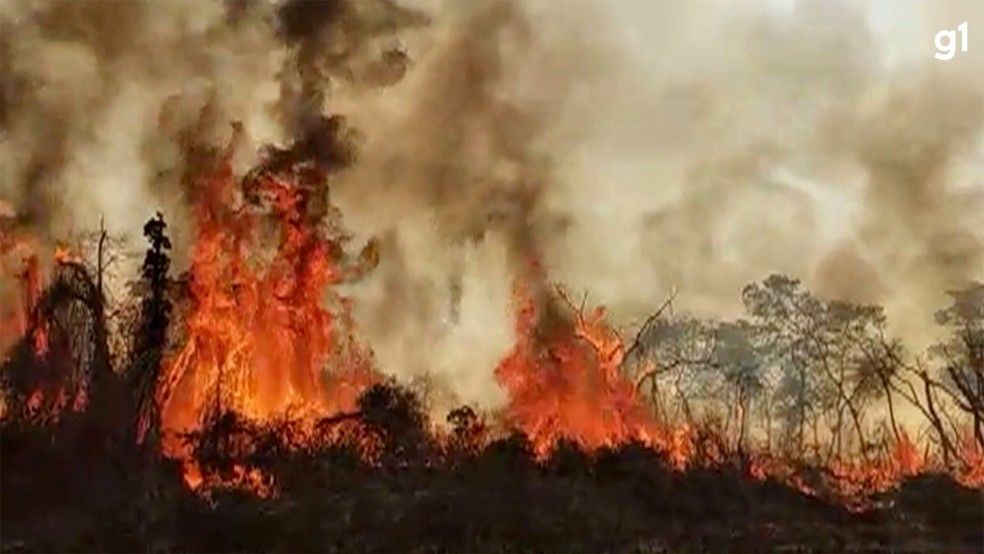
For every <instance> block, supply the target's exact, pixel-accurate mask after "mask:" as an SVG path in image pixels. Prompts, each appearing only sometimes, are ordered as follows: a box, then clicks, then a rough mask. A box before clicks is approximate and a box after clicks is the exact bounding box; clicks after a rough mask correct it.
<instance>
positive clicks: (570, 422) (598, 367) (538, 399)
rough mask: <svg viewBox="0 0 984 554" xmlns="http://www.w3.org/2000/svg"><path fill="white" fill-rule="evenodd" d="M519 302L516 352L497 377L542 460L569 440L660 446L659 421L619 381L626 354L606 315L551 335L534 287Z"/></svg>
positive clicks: (519, 294) (519, 290) (513, 416)
mask: <svg viewBox="0 0 984 554" xmlns="http://www.w3.org/2000/svg"><path fill="white" fill-rule="evenodd" d="M514 302H515V304H516V308H517V313H516V323H515V329H516V344H515V346H514V347H513V349H512V351H511V352H510V353H509V354H508V355H507V356H506V357H505V359H503V360H502V362H500V364H499V366H498V368H497V369H496V377H497V378H498V380H499V382H500V383H501V384H502V385H503V386H504V387H505V388H506V390H507V391H508V393H509V400H510V402H509V405H508V407H507V416H508V417H509V419H510V420H511V421H512V423H513V424H515V425H516V426H518V427H519V428H520V429H522V430H523V431H524V432H525V433H526V434H527V435H528V436H529V437H530V440H531V441H532V443H533V446H534V449H535V451H536V452H537V453H538V454H540V455H544V454H546V453H547V452H548V451H549V450H550V449H551V448H552V447H553V446H554V445H555V444H556V442H557V441H558V440H559V439H561V438H566V439H569V440H573V441H576V442H577V443H579V444H580V445H582V446H584V447H586V448H589V449H593V448H598V447H601V446H609V445H615V444H619V443H625V442H629V441H633V440H638V441H642V442H645V443H647V444H652V443H654V442H655V441H656V440H657V438H658V434H657V429H656V425H655V421H654V420H653V418H652V417H651V416H650V414H649V412H648V411H647V410H646V408H645V406H644V405H643V404H642V402H640V400H639V398H638V397H637V395H636V394H635V389H634V387H633V386H632V383H631V382H630V381H629V380H627V379H625V378H624V377H623V376H622V375H621V374H620V373H619V368H620V366H621V363H622V358H623V356H624V354H625V352H624V348H623V345H622V343H621V341H620V339H619V337H618V336H617V335H616V334H615V333H614V332H613V331H612V330H611V328H609V327H608V325H607V324H606V323H605V321H604V311H603V310H602V309H600V308H599V309H596V310H595V311H594V312H593V313H592V314H591V315H590V316H589V317H587V318H585V317H583V316H582V314H580V313H575V321H574V323H573V326H570V327H567V328H562V329H553V330H550V331H551V332H549V333H546V334H545V333H539V332H538V330H537V325H538V324H539V320H540V314H539V311H538V307H537V304H536V302H535V299H534V297H533V295H532V291H531V289H530V287H529V285H527V284H526V283H524V282H519V283H517V285H516V286H515V289H514Z"/></svg>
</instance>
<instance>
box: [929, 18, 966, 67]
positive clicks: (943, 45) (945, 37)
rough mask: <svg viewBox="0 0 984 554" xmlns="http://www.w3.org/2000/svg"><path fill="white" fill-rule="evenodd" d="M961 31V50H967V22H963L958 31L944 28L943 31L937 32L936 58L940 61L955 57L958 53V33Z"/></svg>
mask: <svg viewBox="0 0 984 554" xmlns="http://www.w3.org/2000/svg"><path fill="white" fill-rule="evenodd" d="M958 32H959V33H960V51H961V52H966V51H967V22H966V21H964V22H963V23H961V24H960V25H959V26H958V27H957V30H956V31H951V30H949V29H943V30H942V31H940V32H938V33H936V49H937V50H938V52H936V55H935V57H936V59H937V60H940V61H944V62H945V61H948V60H951V59H953V56H955V55H956V53H957V42H956V41H957V33H958Z"/></svg>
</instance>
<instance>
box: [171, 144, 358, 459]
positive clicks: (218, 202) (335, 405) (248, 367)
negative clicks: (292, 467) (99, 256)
mask: <svg viewBox="0 0 984 554" xmlns="http://www.w3.org/2000/svg"><path fill="white" fill-rule="evenodd" d="M309 177H310V176H309V175H305V174H304V173H302V172H296V171H284V172H281V173H278V174H272V173H271V174H264V175H260V176H259V177H258V179H257V180H256V182H255V186H256V190H255V191H251V192H253V193H254V194H256V195H257V196H256V199H255V202H258V203H259V209H251V208H254V207H255V206H251V205H248V204H246V203H242V202H240V203H239V205H238V206H237V200H239V199H238V198H237V196H236V193H237V192H239V190H238V187H237V186H236V185H237V184H238V183H239V181H238V180H237V179H236V178H235V176H234V175H233V171H232V168H231V166H230V164H229V160H228V159H225V160H223V161H222V163H221V164H219V167H218V168H217V170H216V171H214V172H213V173H211V174H209V175H206V176H205V177H204V178H202V179H200V181H199V183H198V186H199V188H200V191H199V192H200V197H199V199H198V201H197V203H196V206H195V215H196V218H197V222H198V237H197V240H196V242H195V246H194V250H193V258H192V263H191V268H190V271H189V275H190V283H189V292H190V297H191V298H190V307H189V311H188V314H187V316H186V318H185V329H186V338H185V339H184V342H183V344H182V346H181V347H180V350H179V351H178V352H177V353H176V355H174V356H173V358H171V359H170V361H169V363H168V364H167V367H166V368H165V372H164V377H163V379H162V381H161V385H160V386H159V388H158V393H157V397H158V402H159V404H160V405H161V406H162V407H163V409H162V425H163V428H164V430H165V432H167V431H187V430H190V429H193V428H195V427H196V426H197V425H198V424H199V423H200V417H201V415H202V414H203V413H204V412H205V411H207V410H208V408H209V406H210V403H211V404H212V405H214V407H216V408H218V409H220V410H222V411H234V412H237V413H239V414H242V415H244V416H246V417H250V418H256V419H266V418H269V417H272V416H274V415H276V414H281V413H284V412H286V411H287V410H288V409H292V410H297V409H299V410H301V412H302V413H305V414H308V415H311V416H318V415H324V414H327V413H329V412H331V411H334V410H340V409H349V408H350V407H351V406H352V405H353V404H354V402H355V399H356V397H357V395H358V394H359V392H360V391H361V389H362V388H363V387H364V386H366V385H367V384H369V383H371V382H373V380H374V379H375V376H374V375H373V373H372V371H371V370H370V365H369V359H368V355H367V353H366V351H365V350H364V349H362V348H361V347H360V345H359V344H358V342H357V341H356V340H355V339H354V335H353V334H352V329H351V327H352V326H351V320H350V317H349V315H348V312H349V310H348V303H347V302H346V301H345V299H343V298H341V297H339V296H338V295H337V294H333V293H332V291H331V285H334V284H337V283H339V282H341V281H342V280H343V278H344V277H345V272H344V271H343V270H342V269H341V268H340V266H339V265H338V264H337V263H336V260H335V257H336V256H337V253H338V252H339V251H340V245H339V244H338V243H337V242H334V241H333V240H332V239H331V238H330V237H327V236H326V233H323V232H321V231H320V230H319V229H318V228H317V227H316V224H315V223H313V222H311V221H309V218H306V217H305V209H306V207H307V203H308V202H311V201H313V200H314V199H312V198H311V189H310V187H309V186H308V185H309V183H308V182H307V181H306V179H308V178H309ZM264 224H266V225H267V227H266V228H265V227H264ZM264 231H268V232H271V231H272V234H273V235H274V236H275V237H276V238H275V241H274V242H275V244H273V245H272V246H273V247H272V248H271V247H270V246H269V245H267V244H264V240H263V237H265V236H269V234H267V235H264V234H263V232H264ZM364 257H365V256H364ZM264 258H266V259H264ZM326 295H327V296H326ZM326 306H328V307H326ZM330 308H334V310H335V311H334V312H333V311H332V309H330ZM326 370H330V371H331V373H332V379H329V377H328V375H327V372H326ZM176 446H177V445H176V443H175V442H173V441H172V442H168V441H167V440H165V449H166V450H170V451H171V453H176V452H174V450H175V448H176Z"/></svg>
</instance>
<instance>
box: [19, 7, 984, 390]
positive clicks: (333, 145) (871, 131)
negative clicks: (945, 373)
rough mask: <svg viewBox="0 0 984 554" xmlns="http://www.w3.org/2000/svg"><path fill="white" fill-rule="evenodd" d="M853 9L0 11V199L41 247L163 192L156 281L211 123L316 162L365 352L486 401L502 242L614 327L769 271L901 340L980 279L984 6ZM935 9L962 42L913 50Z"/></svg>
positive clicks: (497, 332)
mask: <svg viewBox="0 0 984 554" xmlns="http://www.w3.org/2000/svg"><path fill="white" fill-rule="evenodd" d="M879 6H881V4H879V3H878V2H870V3H867V4H859V3H848V2H845V1H819V0H800V1H793V0H790V1H789V2H785V3H781V5H780V4H779V3H775V2H769V3H766V2H760V3H749V2H743V3H741V4H738V5H736V4H734V3H732V2H726V1H724V0H706V1H703V2H700V3H694V2H687V1H684V0H663V1H660V2H646V1H642V0H639V1H631V0H630V1H623V2H618V3H600V2H599V3H572V2H546V1H543V2H529V3H522V4H520V3H513V2H499V1H497V2H492V1H468V2H461V1H446V2H441V1H437V0H433V1H424V0H418V1H416V2H409V1H407V2H404V3H395V2H391V1H387V0H377V1H361V0H360V1H352V2H304V1H286V2H285V1H280V2H261V1H236V0H228V1H226V2H200V1H195V0H189V1H182V0H170V1H168V2H132V1H126V2H119V3H115V2H108V1H98V2H97V1H92V2H89V1H86V2H60V1H53V2H47V3H38V2H32V3H27V2H23V3H21V2H5V3H3V4H0V159H2V163H0V197H2V199H3V200H4V201H5V202H6V203H8V204H10V206H11V207H12V210H13V212H14V213H15V214H16V218H17V220H18V222H19V223H20V224H21V225H23V226H26V227H29V228H31V229H32V230H33V232H35V233H37V234H40V235H44V236H46V237H50V238H55V237H59V236H62V235H64V234H66V233H70V232H72V231H75V230H80V229H92V228H94V227H95V226H97V225H98V222H99V218H100V217H101V216H105V218H106V221H107V224H108V226H109V228H110V230H111V231H113V232H117V233H123V234H126V235H130V236H133V237H137V236H138V233H139V230H140V228H141V226H142V223H143V221H144V220H145V219H146V218H147V217H148V216H149V215H151V214H152V213H153V212H154V211H155V210H157V209H163V210H164V211H165V213H166V214H167V217H168V218H169V220H170V221H171V222H172V223H173V225H172V226H171V229H173V230H174V232H175V233H176V234H177V236H175V237H174V239H175V244H176V245H178V248H176V255H177V256H178V259H176V260H175V267H176V268H178V269H180V268H181V267H182V265H183V264H184V263H185V261H186V260H184V259H183V258H182V255H183V254H186V253H187V248H186V247H187V245H188V240H189V237H191V236H193V231H194V230H193V227H192V225H193V224H192V222H191V221H190V218H188V217H187V213H186V211H187V208H188V198H189V196H188V195H189V194H194V191H193V190H189V189H188V188H187V187H181V186H180V183H181V182H182V180H183V176H185V175H186V174H187V173H188V172H189V171H194V170H195V169H196V168H197V167H198V165H199V161H200V160H201V157H200V154H201V153H202V152H208V151H211V150H214V149H216V148H221V147H224V145H225V144H226V143H227V142H228V141H229V139H230V136H231V133H232V130H231V126H230V122H234V121H236V122H241V125H242V129H243V133H242V135H243V137H244V138H243V143H242V144H240V145H239V148H238V157H237V162H236V164H237V168H238V169H240V170H245V168H247V167H249V166H250V165H251V164H253V163H254V162H255V161H256V157H255V154H256V152H257V151H258V146H259V145H262V144H269V143H273V144H280V145H283V144H286V143H288V142H290V141H292V140H294V141H297V140H302V141H303V140H308V141H309V142H308V143H307V144H308V146H310V148H312V149H316V150H322V151H324V152H330V153H335V154H337V153H339V152H344V153H345V155H344V156H341V157H339V158H338V159H334V158H333V161H335V162H336V164H335V165H336V171H335V173H334V174H333V175H332V177H331V180H330V186H331V194H332V202H333V203H335V204H337V205H338V206H339V207H340V209H341V211H342V213H343V214H344V221H345V223H346V225H347V226H349V227H350V228H351V229H352V231H353V232H354V233H355V234H356V235H357V236H359V237H362V238H367V237H369V236H377V237H379V238H380V259H381V263H380V266H379V267H378V269H377V271H376V272H375V274H373V276H372V277H370V278H368V279H366V280H365V281H364V282H362V283H359V284H356V285H352V286H351V287H352V288H351V290H350V291H349V292H350V293H351V294H352V295H353V296H354V297H355V300H356V302H355V306H356V310H357V311H356V318H357V320H358V322H359V324H360V327H361V331H362V333H363V334H364V335H365V336H366V339H367V342H368V343H369V344H371V345H372V347H373V349H374V351H375V353H376V356H377V360H378V362H379V366H380V368H381V369H382V370H383V371H386V372H390V373H393V374H396V375H399V376H402V377H406V378H410V377H413V376H419V375H423V374H430V375H435V376H437V378H438V379H439V380H440V381H441V383H442V386H446V387H447V388H448V389H450V390H452V391H453V392H454V393H455V394H456V395H457V396H458V399H460V400H463V401H466V402H473V403H479V404H483V405H486V406H491V405H494V404H495V403H496V402H499V401H501V399H502V393H501V391H500V390H499V389H498V387H497V386H496V384H495V382H494V378H493V375H492V371H493V369H494V367H495V364H496V363H497V362H498V361H499V360H500V359H501V358H502V356H503V355H504V354H505V353H506V351H507V350H508V348H509V347H510V345H511V344H512V342H513V336H512V314H511V309H510V290H511V284H512V280H513V279H514V278H516V277H517V276H519V275H521V274H522V272H524V271H525V269H524V268H525V267H526V266H527V263H528V262H529V261H530V259H531V258H538V259H539V260H540V263H541V264H542V267H543V271H544V273H545V275H546V276H547V278H548V279H549V280H552V281H557V282H561V283H564V284H566V285H567V286H568V287H569V288H571V289H573V290H574V291H576V292H581V291H585V292H588V293H590V297H589V301H590V302H600V303H604V304H607V305H609V306H610V307H611V313H612V315H613V317H614V318H615V321H616V323H618V324H620V325H624V326H631V325H632V324H634V323H638V322H639V321H641V319H642V317H643V316H644V315H645V314H646V312H648V311H650V310H652V309H654V307H655V306H657V305H659V304H660V303H661V302H662V300H663V299H664V298H665V297H666V296H667V295H668V294H670V292H671V291H672V290H674V289H676V290H678V291H679V296H678V297H677V300H676V305H677V307H678V308H683V309H687V310H691V311H694V312H697V313H699V314H703V315H709V316H718V317H723V316H731V315H735V314H737V313H738V311H739V308H740V305H739V302H740V294H739V293H740V290H741V288H742V286H743V285H744V284H746V283H748V282H750V281H754V280H758V279H761V278H764V277H765V276H767V275H768V274H769V273H772V272H783V273H788V274H792V275H795V276H799V277H802V278H804V280H805V281H806V283H807V284H808V285H809V286H811V287H813V288H814V289H816V290H818V291H820V292H821V293H822V294H824V295H826V296H831V297H838V298H846V299H850V300H857V301H871V302H881V303H883V304H885V305H886V306H887V307H888V309H889V315H890V316H891V322H892V324H893V325H894V326H895V327H896V328H897V330H898V331H899V332H901V333H903V334H904V336H905V337H906V338H907V339H909V340H910V341H912V342H913V343H914V344H917V345H919V344H922V343H923V342H925V340H926V339H927V337H928V336H930V335H931V331H930V328H931V325H932V318H931V312H932V310H933V309H934V308H935V307H936V306H937V305H938V304H939V303H940V301H941V300H942V298H943V297H942V291H943V289H945V288H949V287H953V286H957V285H959V284H961V283H962V282H964V281H965V280H969V279H973V278H977V279H980V278H982V277H984V276H982V275H981V273H982V272H984V259H982V255H984V254H982V247H981V244H982V242H981V241H982V240H984V237H982V236H981V231H980V229H982V228H984V220H981V219H980V218H981V216H980V214H981V213H984V209H981V208H984V206H982V194H981V193H980V190H981V186H982V183H984V160H982V159H981V151H982V145H984V140H982V128H981V125H982V120H984V111H982V110H984V108H982V99H984V84H982V83H981V82H980V79H979V74H980V67H981V63H982V56H984V42H982V40H981V37H984V35H982V34H981V32H980V31H978V30H979V29H984V8H981V7H980V6H978V5H977V4H975V3H972V2H961V1H959V0H958V1H947V2H928V1H926V2H922V3H918V2H913V3H907V4H906V8H905V10H902V8H899V9H900V10H902V11H901V12H900V13H905V14H908V15H907V16H905V17H903V16H900V18H899V21H902V22H903V23H900V24H897V25H895V26H889V27H886V25H884V22H885V21H888V17H889V16H890V15H892V14H888V15H886V14H883V13H881V12H880V11H879V10H881V8H880V7H879ZM906 10H908V11H906ZM882 11H884V10H882ZM962 21H968V23H969V28H970V30H971V32H970V44H969V49H968V50H969V51H968V52H967V53H959V54H958V55H957V56H956V57H955V58H954V59H953V60H951V61H950V62H945V63H943V62H938V61H936V60H934V59H932V54H933V52H934V51H935V48H934V47H933V41H932V37H933V35H934V34H935V32H936V31H937V30H939V29H942V28H948V29H954V28H956V26H957V25H958V24H959V23H961V22H962ZM975 75H976V77H978V78H975ZM332 114H337V115H338V116H339V117H335V118H332V119H328V116H330V115H332ZM325 125H330V126H331V127H332V128H333V129H335V131H334V132H332V133H331V138H332V140H333V141H335V142H330V144H329V143H325V144H322V143H317V141H313V138H314V137H317V136H321V135H318V133H317V131H318V130H324V129H325ZM333 155H334V154H333ZM974 156H976V158H975V157H974ZM975 217H976V218H977V219H976V220H975V219H974V218H975ZM182 245H183V246H185V248H182V247H181V246H182Z"/></svg>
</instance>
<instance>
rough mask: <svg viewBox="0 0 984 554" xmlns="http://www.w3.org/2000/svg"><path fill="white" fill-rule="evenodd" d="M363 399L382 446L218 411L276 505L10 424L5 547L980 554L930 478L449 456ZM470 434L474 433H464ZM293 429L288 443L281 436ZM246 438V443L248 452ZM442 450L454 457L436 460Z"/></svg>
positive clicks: (167, 466) (206, 445)
mask: <svg viewBox="0 0 984 554" xmlns="http://www.w3.org/2000/svg"><path fill="white" fill-rule="evenodd" d="M374 394H376V396H375V397H373V396H372V394H369V395H366V397H364V401H363V402H362V403H361V404H360V410H359V412H357V413H355V414H352V415H351V418H350V419H349V420H348V421H343V422H342V424H352V425H353V426H352V429H353V432H355V433H356V434H361V435H363V436H365V435H367V434H370V435H372V434H373V433H375V435H373V436H376V437H377V438H380V441H381V444H382V445H383V451H382V454H381V455H380V457H379V458H378V463H377V464H375V465H373V466H369V465H367V464H365V463H363V462H362V461H361V459H360V457H359V455H358V454H357V452H356V450H355V448H353V447H349V446H346V444H347V443H344V442H342V443H336V444H334V445H329V446H323V447H319V448H309V449H306V450H301V451H299V450H297V449H293V450H288V449H285V448H283V447H284V444H283V442H284V436H283V435H284V433H283V431H282V429H281V430H279V431H278V430H277V429H271V428H265V429H264V428H259V427H256V426H250V425H249V424H248V423H245V422H241V421H237V420H236V418H235V417H232V416H225V417H223V418H217V419H216V420H215V423H214V424H213V425H212V426H211V427H209V431H208V432H207V433H205V434H203V435H202V436H199V437H197V439H196V440H197V441H198V443H199V451H200V455H201V456H202V458H203V459H205V462H204V463H205V464H206V465H208V466H209V467H214V468H221V467H222V466H223V464H228V463H229V462H230V460H228V459H222V456H221V455H216V451H215V449H214V446H215V445H216V444H226V445H228V444H229V443H230V441H231V442H233V443H236V444H240V445H242V444H244V443H243V442H242V438H243V437H244V436H248V437H249V441H246V442H248V444H249V447H248V448H239V449H238V450H237V449H235V448H229V451H230V452H233V451H234V452H233V453H232V454H229V455H228V457H229V458H234V459H235V461H236V462H237V463H246V464H248V465H250V466H253V467H258V468H262V469H263V470H264V471H265V472H266V473H267V474H269V475H272V476H274V478H275V479H276V480H277V483H278V485H279V488H280V494H279V495H278V496H277V497H275V498H271V499H263V498H258V497H256V496H254V495H251V494H249V493H243V492H235V491H225V492H220V491H216V492H214V493H213V494H212V496H211V498H209V499H203V498H201V497H199V496H196V495H195V494H193V493H191V492H189V491H188V490H187V489H186V488H185V486H184V485H183V483H182V480H181V476H180V475H181V470H180V468H179V467H178V466H177V465H176V464H174V463H171V462H169V461H167V460H162V459H160V458H159V457H157V456H154V455H152V454H148V453H141V452H139V451H135V450H133V449H120V448H118V447H113V446H112V445H110V444H108V443H107V442H106V441H103V440H101V437H100V436H99V432H97V431H93V429H94V428H93V427H91V426H89V425H87V423H86V421H87V420H86V418H85V417H84V416H70V417H66V418H63V420H62V423H61V424H59V425H58V426H57V427H56V428H54V429H52V428H40V427H37V426H30V425H24V424H20V423H17V422H9V421H8V422H4V424H3V427H2V428H0V432H2V436H0V439H2V443H0V454H2V456H0V462H2V465H0V478H2V479H0V501H2V506H0V550H2V551H3V552H16V551H48V552H53V551H62V552H67V551H131V552H132V551H161V552H167V551H225V552H228V551H254V552H256V551H284V552H288V551H289V552H332V551H346V552H382V551H387V552H393V551H414V552H417V551H428V552H429V551H435V552H436V551H483V552H490V551H516V552H532V551H544V552H587V551H592V552H597V551H636V552H663V551H690V552H697V551H709V552H723V551H757V552H766V551H770V552H816V551H824V552H849V551H852V552H853V551H865V552H980V551H982V547H984V496H982V492H981V491H975V490H969V489H965V488H963V487H961V486H959V485H958V484H956V483H955V482H954V481H952V480H951V479H949V478H945V477H938V476H923V477H919V478H916V479H913V480H910V481H908V482H906V483H904V484H903V485H902V486H901V487H900V488H899V489H898V490H896V491H893V492H890V493H887V494H886V495H884V497H883V498H880V499H878V504H877V506H878V507H876V508H872V509H870V510H869V511H866V512H864V513H852V512H850V511H848V510H846V509H845V508H844V507H842V506H841V505H840V504H838V503H836V502H831V501H825V500H821V499H819V498H815V497H811V496H807V495H804V494H801V493H800V492H798V491H797V490H795V489H792V488H790V487H788V486H785V485H782V484H779V483H776V482H772V481H765V482H760V481H756V480H753V479H750V478H749V477H747V476H746V475H747V473H746V472H744V471H742V470H741V469H740V468H739V467H738V466H737V465H735V466H725V467H718V468H714V469H694V470H689V471H687V472H685V473H681V472H677V471H674V470H672V469H670V468H669V467H668V466H667V465H666V462H665V460H664V459H663V458H662V457H661V456H660V455H659V454H657V453H655V452H653V451H651V450H649V449H646V448H644V447H641V446H637V445H628V446H625V447H622V448H619V449H616V450H606V451H601V452H597V453H594V454H592V455H588V454H585V453H583V452H581V451H579V450H578V449H577V448H575V447H572V446H570V445H565V446H562V447H561V448H559V449H558V450H557V452H555V454H554V455H553V456H552V457H551V458H550V459H549V460H547V461H546V462H545V463H540V464H538V463H535V462H534V461H533V457H532V456H531V455H530V451H529V445H528V443H527V442H526V441H525V439H524V438H523V437H522V436H520V435H514V436H512V437H509V438H506V439H502V440H499V441H495V442H493V443H491V444H489V445H487V446H485V447H484V448H482V449H480V450H477V451H475V450H473V449H470V448H469V447H468V444H469V442H468V440H465V439H467V438H468V437H472V436H473V435H471V434H469V433H467V432H462V433H461V434H460V435H459V438H461V439H462V440H461V441H458V442H457V443H455V444H457V445H458V446H457V447H452V448H448V447H443V448H439V447H438V446H436V443H433V442H432V441H430V440H429V439H427V438H426V437H427V436H428V435H427V434H426V433H422V432H421V431H420V425H421V421H422V420H421V419H420V418H419V414H417V413H415V412H414V409H413V408H412V407H410V408H408V407H407V405H406V402H405V401H406V400H407V398H406V397H401V396H400V394H399V393H394V392H393V391H386V390H383V391H380V390H378V389H377V390H376V391H375V392H374ZM459 431H460V429H459ZM278 433H279V434H278ZM236 441H239V442H236ZM438 450H440V452H438Z"/></svg>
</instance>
